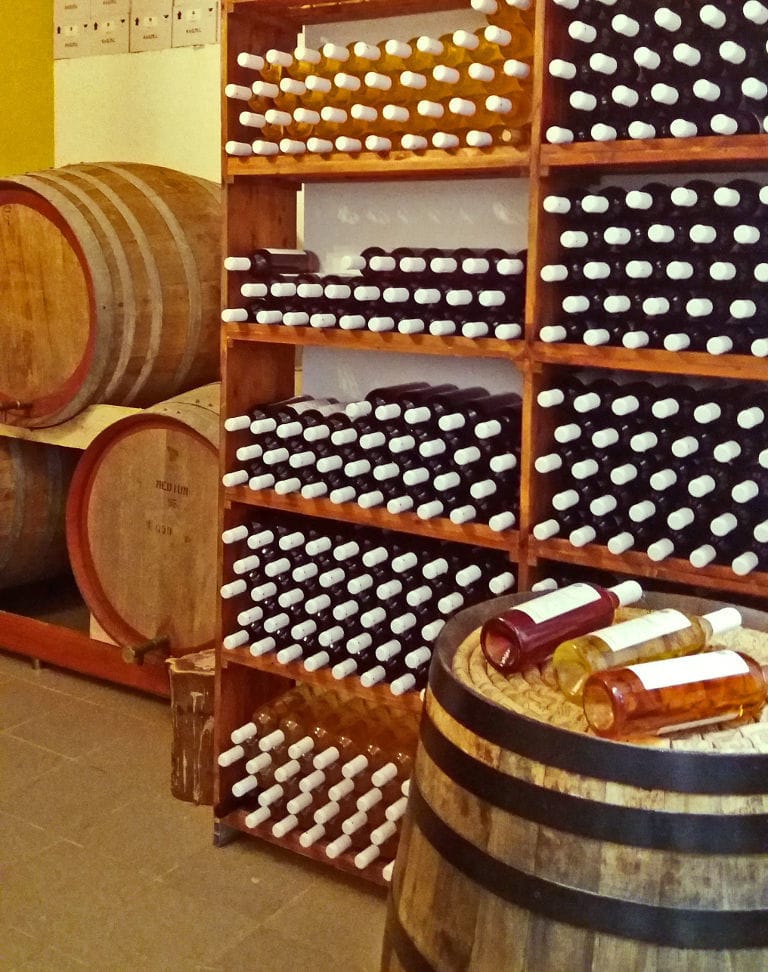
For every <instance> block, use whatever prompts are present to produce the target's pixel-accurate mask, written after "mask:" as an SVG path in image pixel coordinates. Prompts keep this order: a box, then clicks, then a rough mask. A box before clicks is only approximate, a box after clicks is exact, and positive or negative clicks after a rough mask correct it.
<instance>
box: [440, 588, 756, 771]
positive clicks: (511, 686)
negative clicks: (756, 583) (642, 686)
mask: <svg viewBox="0 0 768 972" xmlns="http://www.w3.org/2000/svg"><path fill="white" fill-rule="evenodd" d="M646 613H647V612H646V611H645V610H643V609H640V608H630V607H626V608H619V609H618V610H617V612H616V618H615V622H616V623H618V622H620V621H626V620H629V619H630V618H633V617H638V616H639V615H641V614H646ZM718 648H731V649H733V650H735V651H743V652H744V653H745V654H747V655H750V656H752V657H753V658H754V659H755V660H756V661H758V662H760V664H762V665H768V632H764V631H757V630H755V629H752V628H747V627H742V628H738V629H736V630H734V631H728V632H725V633H723V634H721V635H718V638H717V641H716V643H713V644H712V645H711V646H710V650H716V649H718ZM453 672H454V675H455V676H456V678H457V679H458V680H459V681H460V682H463V683H464V684H465V685H468V686H470V687H471V688H473V689H474V690H475V691H476V692H478V693H479V694H480V695H482V696H483V697H484V698H485V699H487V700H488V701H489V702H493V703H495V704H496V705H499V706H502V707H503V708H506V709H510V710H512V711H513V712H517V713H519V714H520V715H525V716H528V717H530V718H532V719H538V720H540V721H542V722H547V723H549V724H550V725H553V726H556V727H557V728H559V729H566V730H570V731H572V732H583V733H587V734H589V735H593V733H592V732H591V731H590V730H589V727H588V725H587V720H586V719H585V718H584V713H583V711H582V709H581V706H580V705H577V704H575V703H573V702H570V701H569V700H568V699H566V698H565V696H564V695H563V694H562V692H560V690H559V689H558V687H557V682H556V681H555V675H554V671H553V669H552V663H551V661H548V662H545V663H544V664H543V665H541V666H536V665H534V666H532V667H531V668H528V669H526V670H524V671H522V672H518V673H516V674H513V675H510V676H507V675H502V674H501V673H500V672H498V671H496V669H494V668H493V667H492V666H491V665H489V664H488V663H487V661H486V660H485V656H484V655H483V652H482V649H481V648H480V628H477V629H476V630H475V631H473V632H472V633H471V634H470V635H469V636H468V637H467V638H466V639H465V640H464V641H463V642H462V643H461V644H460V645H459V647H458V649H457V650H456V654H455V656H454V659H453ZM632 743H633V744H635V745H645V746H655V747H656V748H662V749H679V750H690V751H701V750H704V751H707V750H712V751H717V750H721V751H725V752H729V753H733V752H739V751H744V752H755V751H757V752H768V706H766V707H765V708H764V709H763V712H762V715H761V717H760V720H759V721H758V722H748V723H744V724H740V725H735V724H734V723H733V722H728V723H721V724H719V725H714V726H710V727H707V728H706V730H702V731H696V730H687V731H684V732H677V733H667V734H665V735H664V736H663V737H660V736H646V737H635V738H633V739H632Z"/></svg>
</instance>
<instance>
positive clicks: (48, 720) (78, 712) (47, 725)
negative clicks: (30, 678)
mask: <svg viewBox="0 0 768 972" xmlns="http://www.w3.org/2000/svg"><path fill="white" fill-rule="evenodd" d="M25 688H26V689H27V690H28V691H29V692H30V693H31V694H32V695H33V696H34V697H35V699H34V700H30V701H31V703H32V705H34V704H35V702H36V705H37V707H36V708H34V707H31V708H30V709H29V710H28V716H29V717H28V718H27V719H26V720H25V721H23V722H20V723H19V724H18V725H14V726H11V727H10V729H9V731H10V732H12V734H13V735H14V736H17V737H18V738H20V739H26V740H27V741H28V742H32V743H37V744H38V745H41V746H46V747H47V748H51V749H54V750H55V751H56V752H59V753H61V755H62V756H82V755H84V754H85V753H89V752H92V751H93V750H94V749H98V748H100V747H102V746H105V745H107V744H109V743H111V742H114V741H115V740H120V739H125V738H126V737H127V736H129V735H131V734H133V735H136V736H138V737H139V738H143V737H145V736H146V735H147V734H148V733H149V732H151V731H152V726H151V725H149V724H148V723H146V722H144V721H142V720H140V719H135V718H133V717H132V716H130V715H127V714H125V713H123V712H119V711H117V710H114V709H108V708H106V707H105V706H100V705H95V704H94V703H93V702H87V701H85V700H83V699H77V698H74V697H72V696H68V695H64V694H63V693H60V692H52V691H51V690H49V689H38V688H36V687H35V686H32V685H25ZM40 693H43V697H42V698H40ZM22 694H24V693H23V692H22Z"/></svg>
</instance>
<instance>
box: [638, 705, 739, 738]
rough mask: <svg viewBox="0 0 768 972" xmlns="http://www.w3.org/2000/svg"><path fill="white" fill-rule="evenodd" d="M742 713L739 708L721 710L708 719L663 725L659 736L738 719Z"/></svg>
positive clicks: (658, 732)
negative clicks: (728, 710)
mask: <svg viewBox="0 0 768 972" xmlns="http://www.w3.org/2000/svg"><path fill="white" fill-rule="evenodd" d="M740 715H741V713H740V712H739V710H738V709H734V711H733V712H721V713H720V715H716V716H709V717H708V718H706V719H694V720H693V722H678V723H677V725H674V726H662V727H661V728H660V729H657V730H656V735H657V736H663V735H664V734H665V733H668V732H684V731H685V730H686V729H696V728H697V727H699V726H711V725H713V724H714V723H715V722H728V720H729V719H736V718H738V717H739V716H740Z"/></svg>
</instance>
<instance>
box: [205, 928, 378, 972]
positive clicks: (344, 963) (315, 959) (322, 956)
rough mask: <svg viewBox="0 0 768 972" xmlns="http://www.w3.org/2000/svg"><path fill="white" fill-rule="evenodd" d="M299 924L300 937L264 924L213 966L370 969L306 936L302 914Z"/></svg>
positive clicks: (240, 971) (333, 971) (302, 971)
mask: <svg viewBox="0 0 768 972" xmlns="http://www.w3.org/2000/svg"><path fill="white" fill-rule="evenodd" d="M296 926H297V937H293V936H292V935H291V932H290V929H285V931H282V932H278V931H273V930H272V929H266V928H260V929H258V931H256V932H254V933H253V934H252V935H249V936H248V937H247V938H246V939H245V940H244V941H243V942H241V943H240V944H239V945H236V946H235V947H234V948H230V949H227V951H225V952H224V954H223V955H221V956H220V957H219V959H218V961H217V962H214V964H213V965H212V966H210V967H209V968H210V969H212V970H216V972H254V970H258V972H310V970H311V972H368V970H367V969H365V968H364V967H362V966H357V965H354V964H351V963H349V961H348V960H347V958H345V957H342V956H341V955H340V953H339V952H326V951H323V950H322V949H320V948H317V947H316V946H314V945H312V944H311V943H309V942H307V941H304V940H302V939H301V937H300V931H301V919H300V918H299V919H298V920H297V921H296ZM201 972H207V970H201ZM371 972H373V969H372V970H371Z"/></svg>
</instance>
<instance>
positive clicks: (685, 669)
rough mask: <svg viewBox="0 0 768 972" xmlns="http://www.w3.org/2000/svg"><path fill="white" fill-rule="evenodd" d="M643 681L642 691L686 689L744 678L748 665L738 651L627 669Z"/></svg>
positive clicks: (710, 653) (653, 663) (675, 659)
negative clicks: (696, 684)
mask: <svg viewBox="0 0 768 972" xmlns="http://www.w3.org/2000/svg"><path fill="white" fill-rule="evenodd" d="M627 668H628V669H629V671H631V672H634V673H635V675H637V677H638V678H639V679H640V681H641V683H642V685H643V688H646V689H657V688H665V687H666V686H668V685H686V684H688V683H689V682H702V681H706V680H708V679H711V678H725V677H727V676H728V675H745V674H746V673H747V672H749V665H747V663H746V662H745V661H744V659H743V658H742V657H741V655H739V654H737V652H735V651H709V652H705V653H704V654H702V655H686V656H685V657H684V658H666V659H664V660H663V661H652V662H644V663H643V664H641V665H628V666H627Z"/></svg>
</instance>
